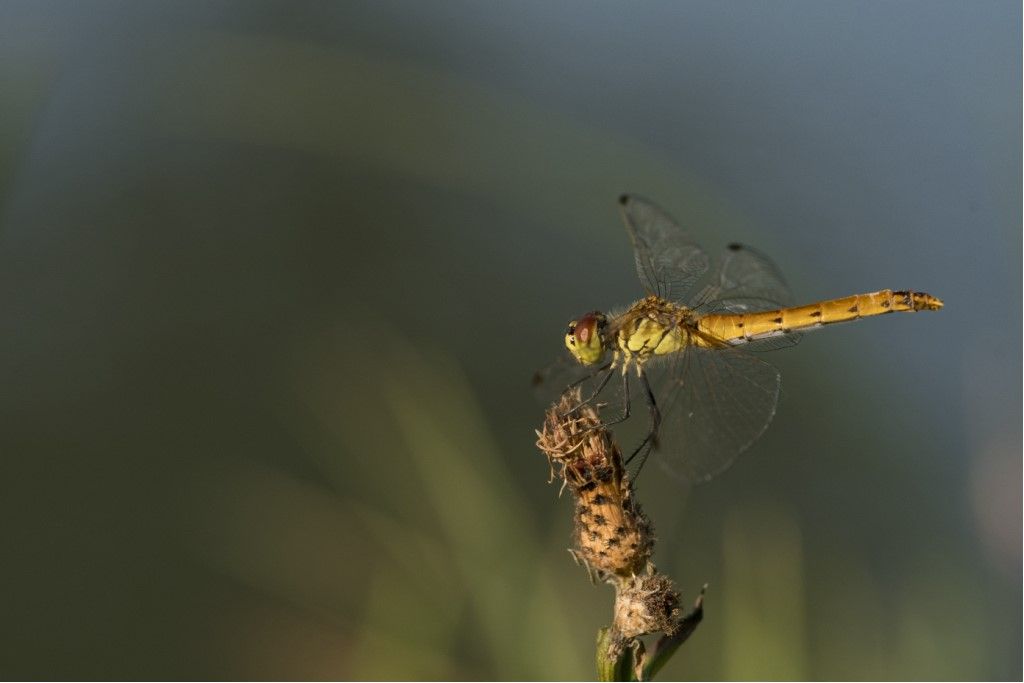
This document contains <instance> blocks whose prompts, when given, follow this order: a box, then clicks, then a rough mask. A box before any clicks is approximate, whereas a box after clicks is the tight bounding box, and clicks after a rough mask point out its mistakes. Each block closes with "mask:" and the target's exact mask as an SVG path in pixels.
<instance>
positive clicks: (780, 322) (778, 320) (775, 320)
mask: <svg viewBox="0 0 1024 683" xmlns="http://www.w3.org/2000/svg"><path fill="white" fill-rule="evenodd" d="M772 322H773V323H775V324H777V325H781V324H782V318H781V317H779V318H772Z"/></svg>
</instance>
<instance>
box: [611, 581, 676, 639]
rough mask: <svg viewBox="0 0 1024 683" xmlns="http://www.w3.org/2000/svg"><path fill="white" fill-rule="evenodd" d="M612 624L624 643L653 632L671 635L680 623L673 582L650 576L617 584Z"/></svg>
mask: <svg viewBox="0 0 1024 683" xmlns="http://www.w3.org/2000/svg"><path fill="white" fill-rule="evenodd" d="M612 623H613V626H614V628H615V630H616V631H617V632H618V634H619V635H620V636H621V637H622V638H623V639H625V640H629V639H632V638H636V637H638V636H642V635H646V634H648V633H655V632H663V633H667V634H671V633H672V632H673V631H675V629H676V627H677V626H678V623H679V593H677V592H676V589H675V586H674V585H673V583H672V580H671V579H670V578H668V577H667V576H665V575H664V574H657V573H650V574H644V575H642V576H634V577H632V578H630V579H628V580H625V581H622V582H621V583H619V585H618V590H617V591H616V595H615V616H614V621H613V622H612Z"/></svg>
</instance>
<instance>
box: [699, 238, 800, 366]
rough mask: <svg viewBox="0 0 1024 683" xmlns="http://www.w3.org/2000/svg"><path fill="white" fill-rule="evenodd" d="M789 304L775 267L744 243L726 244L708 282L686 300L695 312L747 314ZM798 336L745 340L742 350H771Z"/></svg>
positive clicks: (791, 343) (790, 300)
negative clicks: (689, 299) (691, 297)
mask: <svg viewBox="0 0 1024 683" xmlns="http://www.w3.org/2000/svg"><path fill="white" fill-rule="evenodd" d="M792 305H793V296H792V294H790V291H789V285H788V284H786V280H785V278H784V277H782V273H781V272H780V271H779V269H778V266H776V265H775V263H774V262H773V261H772V260H771V259H770V258H768V257H767V256H765V255H764V254H762V253H761V252H760V251H758V250H756V249H754V248H752V247H748V246H746V245H744V244H730V245H729V246H728V248H727V249H726V250H725V252H724V253H723V254H722V256H721V257H720V258H719V259H718V262H717V264H716V266H715V269H714V272H713V275H712V276H711V277H710V282H709V283H708V284H707V286H705V287H704V288H703V289H702V290H701V291H700V292H699V293H698V294H697V295H696V296H695V297H694V298H693V300H692V301H691V302H690V307H691V308H693V310H694V312H695V313H696V314H697V315H698V316H699V315H704V314H706V313H751V312H754V311H770V310H774V309H779V308H786V307H787V306H792ZM801 338H802V335H800V334H799V333H795V332H794V333H790V334H787V335H784V336H779V337H770V338H767V339H760V340H758V341H754V342H749V343H747V344H745V345H744V346H743V350H745V351H748V352H750V351H772V350H775V349H781V348H786V347H790V346H796V344H798V343H799V342H800V339H801Z"/></svg>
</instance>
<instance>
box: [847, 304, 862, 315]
mask: <svg viewBox="0 0 1024 683" xmlns="http://www.w3.org/2000/svg"><path fill="white" fill-rule="evenodd" d="M846 312H847V313H859V312H860V307H859V306H857V304H854V305H852V306H850V307H849V308H848V309H846Z"/></svg>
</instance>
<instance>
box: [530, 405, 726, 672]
mask: <svg viewBox="0 0 1024 683" xmlns="http://www.w3.org/2000/svg"><path fill="white" fill-rule="evenodd" d="M537 437H538V438H537V446H538V447H539V448H540V449H541V451H542V452H543V453H544V454H545V455H546V456H547V458H548V463H549V465H550V467H551V479H552V480H554V479H556V478H557V479H559V480H561V482H562V490H564V489H566V488H567V489H569V490H570V491H571V492H572V495H573V497H574V499H575V507H574V519H575V529H574V547H573V548H572V549H570V551H569V552H570V553H572V556H573V558H574V559H576V561H577V562H578V563H580V564H582V565H583V566H584V567H586V569H587V573H588V574H589V576H590V577H591V580H595V579H600V580H602V581H605V582H607V583H610V584H612V586H614V588H615V604H614V608H613V618H612V624H611V626H609V627H606V628H602V629H601V630H600V631H599V632H598V637H597V671H598V678H599V680H602V681H630V680H635V681H644V680H651V678H652V677H653V676H654V675H655V674H656V673H657V672H658V671H659V670H660V669H661V668H662V667H663V666H664V665H665V663H666V662H668V660H669V659H670V658H671V657H672V655H673V654H675V652H676V651H677V650H678V649H679V646H680V645H682V644H683V642H685V641H686V639H687V638H689V637H690V635H691V634H692V633H693V632H694V630H695V629H696V628H697V625H698V624H699V623H700V621H701V618H702V617H703V614H704V607H703V600H704V591H703V590H701V593H700V596H699V597H698V598H697V601H696V603H695V604H694V607H693V609H692V610H691V611H690V612H688V613H687V614H686V615H685V616H682V617H681V616H680V610H679V600H680V599H679V593H678V592H677V591H676V590H675V585H674V584H673V582H672V580H671V579H670V578H669V577H668V576H666V575H664V574H660V573H658V571H657V569H656V568H655V566H654V565H653V564H652V563H651V561H650V558H651V555H652V553H653V550H654V540H655V539H654V531H653V527H652V525H651V523H650V521H649V520H648V519H647V517H646V516H645V515H644V513H643V511H642V509H641V508H640V505H639V503H638V502H637V501H636V498H635V496H634V493H633V488H632V484H631V482H630V480H629V474H628V472H626V470H625V468H624V467H623V464H622V454H621V452H620V451H619V448H618V446H617V445H616V443H615V441H614V439H613V438H612V435H611V433H610V432H609V431H608V430H607V429H606V428H605V426H604V425H603V424H602V423H601V420H600V416H599V415H598V412H597V409H596V408H594V407H593V406H592V405H590V404H583V403H582V402H581V399H580V390H579V388H575V389H570V390H569V391H566V392H565V393H564V394H563V395H562V397H561V399H560V400H559V402H558V403H557V404H555V405H552V406H551V407H550V408H548V411H547V414H546V416H545V420H544V425H543V427H542V428H541V429H540V430H538V431H537ZM705 588H706V586H705ZM655 633H660V634H662V635H661V636H660V638H659V639H658V640H657V641H656V642H655V644H654V646H653V647H652V649H651V651H650V652H647V651H646V647H645V645H644V642H643V641H642V640H641V639H640V638H641V637H642V636H645V635H650V634H655Z"/></svg>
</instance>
